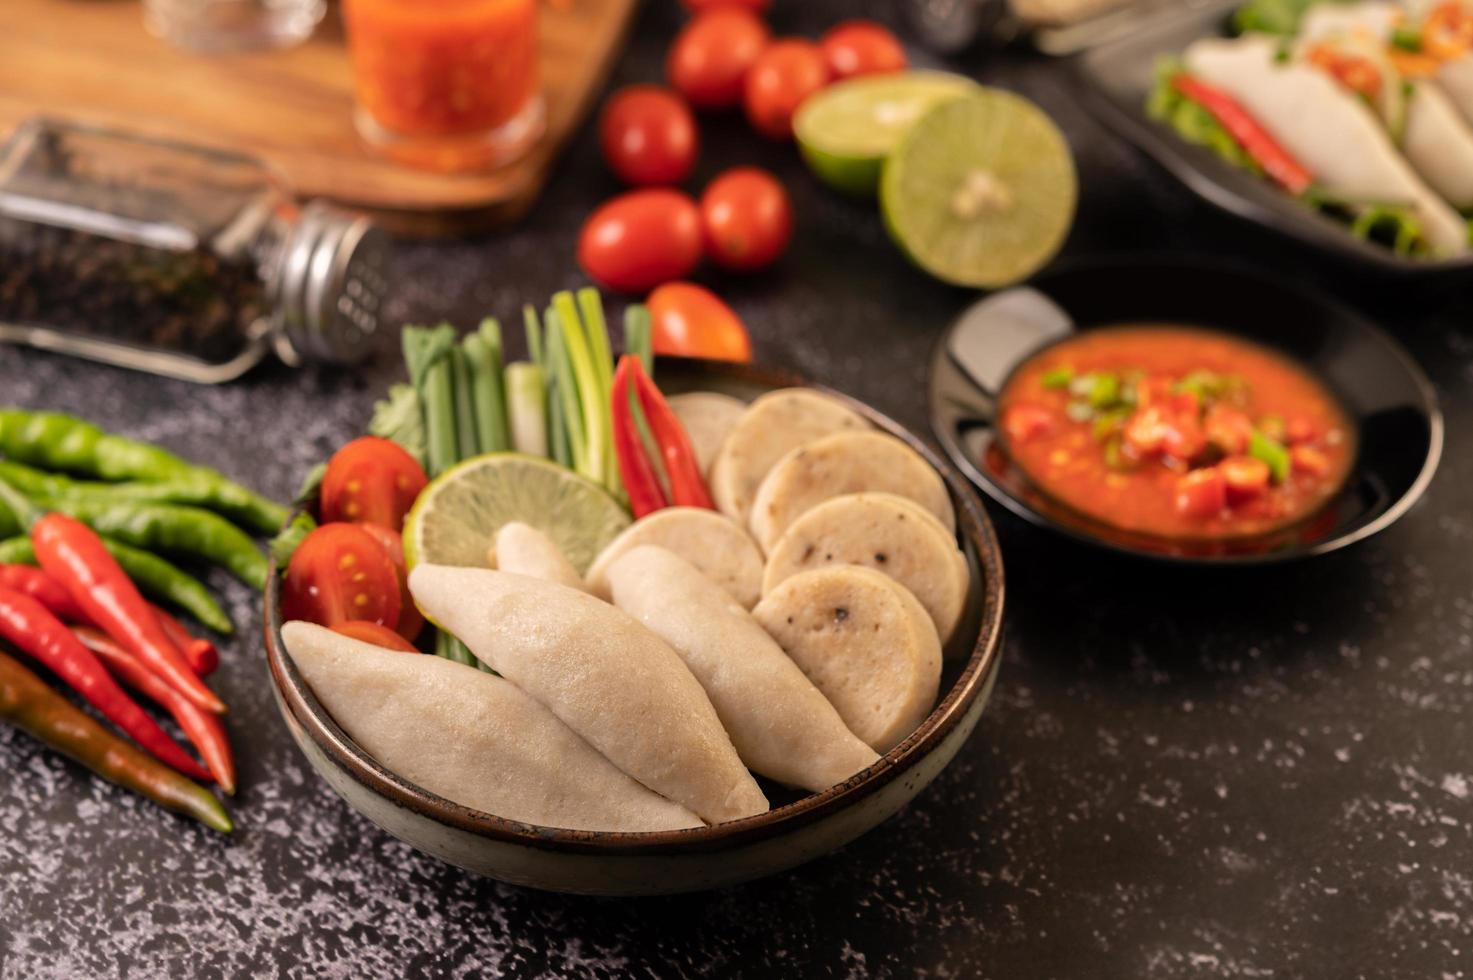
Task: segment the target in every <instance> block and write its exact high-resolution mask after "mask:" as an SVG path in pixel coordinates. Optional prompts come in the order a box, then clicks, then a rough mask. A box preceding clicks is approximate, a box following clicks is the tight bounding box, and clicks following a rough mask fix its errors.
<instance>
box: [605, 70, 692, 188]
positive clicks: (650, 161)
mask: <svg viewBox="0 0 1473 980" xmlns="http://www.w3.org/2000/svg"><path fill="white" fill-rule="evenodd" d="M598 134H599V142H600V144H601V145H602V146H603V151H604V160H606V161H608V164H609V169H611V170H613V171H614V173H615V174H617V175H618V177H619V179H620V180H622V181H624V182H625V183H628V184H636V185H639V186H650V185H660V184H678V183H680V182H681V181H682V180H684V179H685V178H686V177H688V176H690V171H691V168H692V167H694V166H695V165H696V153H697V152H698V151H699V148H700V138H699V136H698V135H697V134H696V121H695V119H694V118H693V117H692V116H691V114H690V109H689V108H688V107H687V106H686V104H685V103H684V102H682V101H681V100H680V97H679V96H678V95H676V94H675V93H674V92H671V91H670V90H669V89H665V88H661V87H660V86H658V85H630V86H627V87H625V88H621V89H620V90H619V91H617V92H615V93H614V94H613V96H612V97H611V98H610V99H609V101H608V102H607V103H606V104H605V105H604V111H603V117H602V118H601V119H600V120H599V125H598Z"/></svg>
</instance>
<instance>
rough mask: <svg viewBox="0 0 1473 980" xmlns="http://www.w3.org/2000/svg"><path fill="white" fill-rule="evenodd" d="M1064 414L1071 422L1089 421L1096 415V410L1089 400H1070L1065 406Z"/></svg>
mask: <svg viewBox="0 0 1473 980" xmlns="http://www.w3.org/2000/svg"><path fill="white" fill-rule="evenodd" d="M1064 414H1065V415H1067V416H1068V417H1069V420H1070V421H1071V422H1088V421H1089V420H1091V419H1093V418H1094V417H1095V410H1094V409H1093V408H1090V407H1089V403H1088V402H1070V403H1069V404H1067V405H1065V406H1064Z"/></svg>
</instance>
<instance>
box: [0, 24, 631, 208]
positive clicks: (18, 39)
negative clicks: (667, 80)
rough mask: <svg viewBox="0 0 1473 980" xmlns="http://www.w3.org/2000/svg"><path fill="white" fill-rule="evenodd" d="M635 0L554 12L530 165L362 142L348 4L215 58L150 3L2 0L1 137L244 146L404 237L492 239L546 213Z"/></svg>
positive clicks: (306, 193) (304, 191)
mask: <svg viewBox="0 0 1473 980" xmlns="http://www.w3.org/2000/svg"><path fill="white" fill-rule="evenodd" d="M635 4H636V0H555V2H550V3H545V4H544V5H543V8H542V21H541V25H540V37H541V40H540V51H539V55H540V59H541V60H540V70H541V75H542V86H543V93H544V96H545V98H546V99H547V117H548V118H547V133H546V135H544V136H543V138H542V141H541V142H540V143H539V144H538V145H537V147H536V148H535V149H534V150H533V151H532V152H531V153H530V154H529V155H528V156H526V157H524V158H523V159H521V160H520V161H518V162H516V163H513V164H511V165H509V166H507V167H504V168H502V169H500V170H497V171H494V172H490V173H483V174H469V175H443V174H435V173H428V172H425V171H419V170H413V169H409V168H406V167H403V166H400V165H397V164H394V163H390V162H388V161H386V160H383V159H381V158H379V157H376V156H374V155H373V153H372V152H370V151H369V150H368V149H367V148H366V147H365V146H364V145H363V144H362V143H361V142H360V141H359V139H358V136H357V133H356V132H355V131H354V129H353V120H352V107H353V92H352V74H351V66H350V65H349V63H348V52H347V49H346V47H345V46H344V43H343V30H342V24H341V22H340V21H339V19H338V16H337V9H336V6H335V5H334V6H333V7H332V9H331V12H330V13H329V15H328V17H327V20H326V21H324V23H323V24H322V25H321V26H320V27H319V28H318V30H317V33H316V35H314V36H313V38H312V39H311V40H309V41H307V42H306V43H304V44H301V45H298V46H297V47H294V48H289V49H286V50H281V51H258V52H246V53H238V54H224V55H219V54H216V55H202V54H197V53H194V52H190V51H184V50H180V49H178V48H175V47H173V46H172V45H169V44H167V43H165V42H163V41H161V40H158V39H157V38H155V37H153V36H152V35H150V34H148V33H147V32H146V31H145V30H144V29H143V14H142V11H141V10H140V5H139V3H138V2H136V0H0V132H9V131H10V130H11V129H12V128H14V126H15V125H17V124H18V123H20V122H21V121H22V120H24V119H27V118H29V117H31V116H35V115H51V116H57V117H63V118H69V119H75V120H81V121H86V122H95V123H103V124H107V125H113V126H121V127H126V128H128V129H130V130H136V131H138V132H140V133H146V134H150V135H154V136H164V137H171V138H175V139H182V140H188V141H191V142H196V143H200V144H205V145H211V146H217V147H222V148H227V149H234V150H241V151H244V152H248V153H253V154H256V155H257V156H260V157H262V158H264V159H266V160H268V161H269V162H270V163H272V164H273V165H275V166H276V167H277V168H278V169H279V170H280V171H281V173H282V174H283V175H284V176H285V177H286V179H287V181H288V182H289V183H290V185H291V187H292V189H293V190H294V191H295V192H296V193H297V194H298V195H300V196H301V197H304V198H311V197H326V198H331V199H333V200H336V201H338V202H341V203H343V204H346V205H349V206H352V207H355V208H360V209H363V210H366V211H369V212H371V213H372V214H373V215H374V216H375V217H376V218H378V219H379V220H380V221H381V222H382V223H383V224H384V225H386V226H387V227H389V228H390V229H391V230H394V231H396V232H399V233H401V234H409V235H416V236H439V235H454V234H463V233H468V232H471V231H478V230H483V229H485V228H488V227H492V226H495V225H498V224H504V223H506V222H509V221H513V220H515V219H516V218H518V217H520V216H521V215H522V214H524V213H525V212H526V211H527V210H528V209H529V208H530V207H531V206H532V204H533V202H534V201H535V200H536V198H537V195H538V193H539V192H540V191H541V189H542V187H543V185H544V183H545V182H546V180H547V177H548V172H549V170H550V169H551V167H552V164H553V162H554V161H555V160H556V158H557V155H558V153H559V152H560V151H561V150H562V148H563V147H564V146H565V145H566V144H567V142H568V139H569V138H570V137H571V135H572V134H573V131H574V129H575V128H576V127H577V126H578V125H579V123H580V122H581V121H582V120H583V118H584V116H585V115H587V113H588V110H589V109H590V107H591V105H592V103H593V100H594V98H595V97H596V95H597V94H598V90H599V87H600V86H601V85H602V83H603V81H604V79H605V78H606V77H607V75H608V72H609V69H610V68H611V67H612V65H613V61H614V57H615V55H616V54H617V53H618V50H619V48H620V47H621V46H622V43H623V39H624V35H625V32H626V30H627V28H628V26H629V22H630V19H631V15H632V14H633V12H634V7H635Z"/></svg>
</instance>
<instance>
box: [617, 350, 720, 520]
mask: <svg viewBox="0 0 1473 980" xmlns="http://www.w3.org/2000/svg"><path fill="white" fill-rule="evenodd" d="M630 373H631V374H632V376H633V378H634V385H635V393H636V394H637V395H638V396H639V407H640V408H642V409H643V410H644V418H645V421H646V422H648V423H649V425H650V434H651V435H653V436H654V437H655V443H656V445H658V446H659V448H660V455H661V456H663V457H664V459H665V475H666V476H668V477H669V478H670V497H671V502H672V503H674V504H675V506H677V507H704V508H706V509H707V510H715V509H716V505H715V504H713V503H712V502H711V494H710V492H709V491H707V490H706V481H705V480H704V479H702V478H701V466H700V463H699V462H697V461H696V451H695V450H694V449H692V448H691V445H690V436H688V435H686V433H685V426H683V425H681V424H680V418H679V417H678V416H676V414H675V410H674V409H672V408H671V407H670V403H669V402H667V401H665V396H664V395H662V394H660V389H659V388H656V387H655V383H654V382H653V381H651V380H650V376H649V375H647V374H645V373H644V367H643V366H642V365H641V364H640V363H639V361H638V360H637V359H636V360H634V361H633V364H632V366H631V368H630Z"/></svg>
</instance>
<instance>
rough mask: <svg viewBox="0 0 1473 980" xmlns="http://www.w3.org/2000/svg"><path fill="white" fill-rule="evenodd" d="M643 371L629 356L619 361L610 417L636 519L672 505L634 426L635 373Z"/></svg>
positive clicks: (613, 386)
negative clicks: (633, 397) (631, 395)
mask: <svg viewBox="0 0 1473 980" xmlns="http://www.w3.org/2000/svg"><path fill="white" fill-rule="evenodd" d="M635 370H640V371H641V373H642V372H643V369H642V368H640V366H639V359H638V358H636V357H631V356H629V355H628V354H625V355H624V356H623V357H621V358H620V359H619V367H618V369H617V370H616V371H615V372H614V380H613V383H612V384H611V385H610V388H609V390H610V393H611V396H612V402H613V403H612V405H611V406H610V416H611V421H612V423H613V432H612V435H613V442H614V454H615V456H617V457H618V460H619V476H620V478H621V479H622V480H623V481H624V490H625V492H626V493H628V494H629V509H630V510H631V511H633V513H634V516H635V517H636V518H640V517H644V516H645V515H646V514H652V513H654V512H655V511H657V510H660V509H662V508H665V507H668V506H670V503H669V501H668V500H666V499H665V491H664V490H663V489H662V488H661V487H660V478H659V476H658V475H657V474H656V473H655V468H654V467H653V466H652V465H650V461H649V457H648V456H646V455H645V451H644V444H643V443H642V442H641V440H640V435H639V429H638V428H637V427H636V425H635V423H634V410H633V408H632V407H631V406H630V402H629V399H630V392H631V384H632V378H633V375H632V372H633V371H635Z"/></svg>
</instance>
